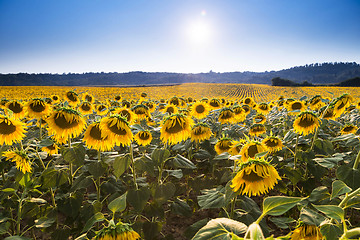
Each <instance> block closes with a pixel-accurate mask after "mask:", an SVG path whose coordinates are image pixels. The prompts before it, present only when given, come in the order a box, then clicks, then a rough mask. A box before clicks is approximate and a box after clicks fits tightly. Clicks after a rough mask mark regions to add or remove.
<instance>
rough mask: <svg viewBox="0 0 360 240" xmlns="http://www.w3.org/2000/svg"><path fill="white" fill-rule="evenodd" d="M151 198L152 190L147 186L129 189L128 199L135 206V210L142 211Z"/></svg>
mask: <svg viewBox="0 0 360 240" xmlns="http://www.w3.org/2000/svg"><path fill="white" fill-rule="evenodd" d="M149 198H150V190H149V189H148V188H147V187H142V188H140V189H129V191H128V193H127V196H126V200H127V202H128V203H130V205H131V206H133V207H134V209H135V211H137V212H141V211H142V210H143V209H144V207H145V205H146V203H147V201H148V200H149Z"/></svg>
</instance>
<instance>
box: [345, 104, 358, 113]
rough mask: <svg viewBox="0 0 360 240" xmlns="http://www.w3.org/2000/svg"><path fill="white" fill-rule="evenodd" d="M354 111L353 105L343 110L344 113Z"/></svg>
mask: <svg viewBox="0 0 360 240" xmlns="http://www.w3.org/2000/svg"><path fill="white" fill-rule="evenodd" d="M355 109H356V106H355V105H350V106H348V107H347V108H346V109H345V112H347V113H349V112H351V111H352V110H355Z"/></svg>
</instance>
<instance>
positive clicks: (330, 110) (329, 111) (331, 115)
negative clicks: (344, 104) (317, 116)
mask: <svg viewBox="0 0 360 240" xmlns="http://www.w3.org/2000/svg"><path fill="white" fill-rule="evenodd" d="M324 111H325V112H324ZM320 113H321V116H322V118H323V119H327V120H329V119H331V120H335V118H336V114H335V112H334V105H330V106H329V107H322V108H321V109H320Z"/></svg>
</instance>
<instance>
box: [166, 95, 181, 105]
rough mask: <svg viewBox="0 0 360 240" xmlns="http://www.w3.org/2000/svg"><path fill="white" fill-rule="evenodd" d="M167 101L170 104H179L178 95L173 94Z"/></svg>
mask: <svg viewBox="0 0 360 240" xmlns="http://www.w3.org/2000/svg"><path fill="white" fill-rule="evenodd" d="M168 103H169V104H171V105H175V106H179V105H180V100H179V98H178V97H175V96H174V97H172V98H170V99H169V101H168Z"/></svg>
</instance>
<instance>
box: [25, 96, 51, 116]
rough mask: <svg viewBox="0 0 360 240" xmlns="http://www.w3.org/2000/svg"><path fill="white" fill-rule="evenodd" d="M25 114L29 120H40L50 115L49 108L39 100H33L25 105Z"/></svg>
mask: <svg viewBox="0 0 360 240" xmlns="http://www.w3.org/2000/svg"><path fill="white" fill-rule="evenodd" d="M26 112H27V114H28V115H29V117H30V118H41V117H43V116H48V115H50V114H51V108H50V106H49V105H48V104H47V103H46V102H45V101H44V100H43V99H40V98H34V99H32V100H30V101H29V102H28V103H27V104H26Z"/></svg>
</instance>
